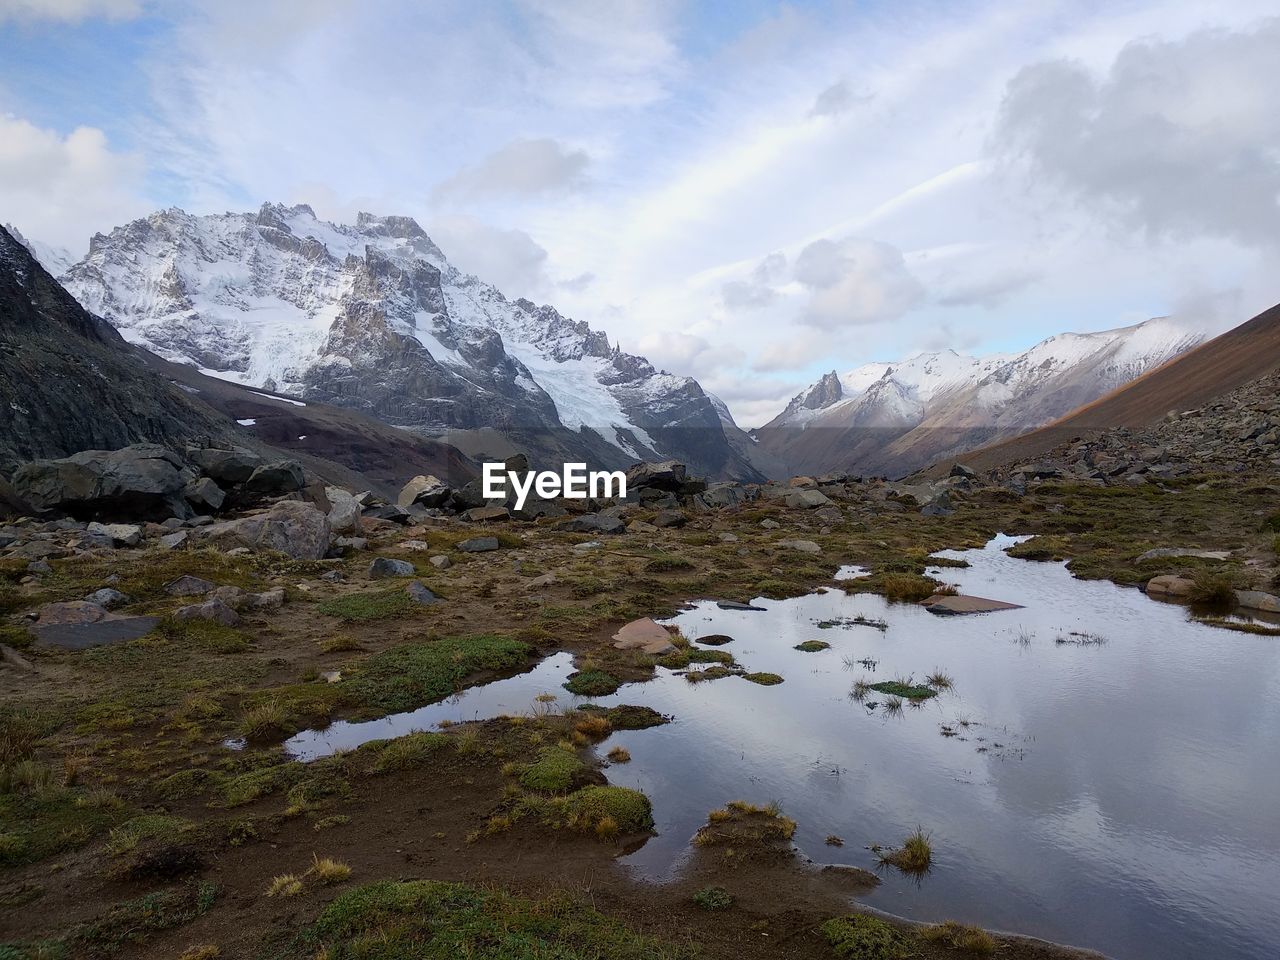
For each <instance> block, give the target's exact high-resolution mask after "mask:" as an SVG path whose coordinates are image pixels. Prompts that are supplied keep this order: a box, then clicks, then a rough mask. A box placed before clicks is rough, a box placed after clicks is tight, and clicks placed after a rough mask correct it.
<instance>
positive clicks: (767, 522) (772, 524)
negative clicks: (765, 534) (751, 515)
mask: <svg viewBox="0 0 1280 960" xmlns="http://www.w3.org/2000/svg"><path fill="white" fill-rule="evenodd" d="M760 526H762V527H764V528H765V529H766V530H777V529H778V528H779V527H780V526H782V524H780V523H779V522H778V521H777V520H774V519H773V518H772V517H765V518H764V519H763V520H761V521H760Z"/></svg>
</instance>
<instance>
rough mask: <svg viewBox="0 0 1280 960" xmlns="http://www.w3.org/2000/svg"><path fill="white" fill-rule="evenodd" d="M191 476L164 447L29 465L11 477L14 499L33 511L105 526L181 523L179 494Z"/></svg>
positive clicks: (185, 512) (136, 447)
mask: <svg viewBox="0 0 1280 960" xmlns="http://www.w3.org/2000/svg"><path fill="white" fill-rule="evenodd" d="M194 476H195V474H194V473H193V472H192V471H191V470H190V469H188V468H187V467H186V465H185V464H184V463H183V461H182V459H181V458H180V457H179V456H178V455H177V454H176V453H174V452H173V451H172V450H170V449H168V448H167V447H162V446H160V445H158V444H154V443H138V444H133V445H132V446H128V447H122V448H121V449H119V450H85V451H82V452H80V453H77V454H73V455H72V456H70V457H66V458H64V459H61V460H34V461H32V462H31V463H25V464H23V465H22V466H21V467H19V468H18V469H17V471H16V472H15V473H14V475H13V487H14V490H15V491H16V492H17V494H18V495H19V496H20V497H21V498H22V499H23V500H25V501H26V502H27V503H30V504H31V505H32V506H33V507H34V508H35V509H37V510H65V511H66V512H67V513H70V514H72V515H73V516H78V517H82V518H85V519H88V518H102V519H107V520H117V519H119V520H125V519H128V520H147V519H158V520H163V519H166V518H168V517H171V516H179V517H186V516H189V515H190V512H191V511H190V509H189V508H188V507H187V505H186V502H185V501H184V500H183V497H182V490H183V488H184V487H185V486H186V485H187V483H188V482H189V481H190V480H191V479H193V478H194Z"/></svg>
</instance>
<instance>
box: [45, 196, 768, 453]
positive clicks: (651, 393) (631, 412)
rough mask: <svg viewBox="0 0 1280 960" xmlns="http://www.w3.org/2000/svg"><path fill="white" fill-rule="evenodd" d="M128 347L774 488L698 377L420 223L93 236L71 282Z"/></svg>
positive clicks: (258, 224)
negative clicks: (439, 241)
mask: <svg viewBox="0 0 1280 960" xmlns="http://www.w3.org/2000/svg"><path fill="white" fill-rule="evenodd" d="M62 280H63V282H64V283H65V284H66V286H67V289H68V290H70V291H71V292H72V293H73V294H74V295H75V297H76V298H77V299H78V300H79V301H80V302H81V303H82V304H83V305H84V306H85V307H86V308H87V309H88V310H89V311H91V312H92V313H95V314H97V315H99V316H102V317H104V318H105V319H106V320H108V321H109V322H110V323H111V324H112V325H114V327H115V328H117V329H118V330H119V331H120V332H121V333H122V334H123V335H124V337H125V338H126V339H128V340H129V341H131V342H133V343H137V344H140V345H142V346H145V347H146V348H147V349H149V350H152V351H154V352H155V353H157V354H159V355H160V356H162V357H164V358H165V359H168V360H172V361H178V362H182V363H190V364H194V365H196V366H197V367H199V368H200V369H201V370H202V371H204V372H206V373H210V374H213V375H215V376H218V377H222V378H226V379H230V380H234V381H237V382H240V383H243V384H247V385H250V386H253V387H258V388H263V389H268V390H272V391H280V392H284V393H289V394H295V395H297V396H300V397H302V398H304V399H308V400H316V401H324V402H328V403H332V404H336V405H341V406H347V407H353V408H356V409H359V410H361V411H363V412H366V413H369V414H371V415H373V416H376V417H377V418H379V419H381V420H383V421H385V422H387V423H390V424H393V425H395V426H400V427H405V428H408V429H410V430H413V431H415V432H417V433H420V434H422V435H426V436H436V437H441V438H443V439H447V440H450V442H456V443H457V444H458V446H459V447H461V448H463V449H464V450H467V451H468V452H472V453H480V452H491V451H488V450H485V449H484V448H483V447H478V446H477V444H478V443H479V444H483V443H485V442H488V441H486V440H484V439H477V437H482V436H483V434H481V433H480V432H481V431H485V430H486V429H491V430H494V431H497V432H498V433H499V434H501V435H502V436H503V437H504V438H505V439H506V440H508V441H510V443H511V444H513V445H514V446H516V447H519V448H524V449H526V450H528V451H529V452H530V453H531V454H532V455H534V457H535V459H544V460H546V461H552V460H560V461H562V460H581V461H585V462H587V463H590V464H592V465H598V466H608V467H615V468H616V467H624V466H626V465H627V464H630V463H633V462H636V461H638V460H661V459H667V458H676V459H679V460H681V461H683V462H686V463H688V464H689V465H690V467H691V468H692V469H695V470H697V471H698V472H700V473H704V474H708V475H711V476H716V477H732V478H739V479H762V476H761V472H760V471H759V470H758V469H757V468H756V466H755V465H754V464H753V462H752V452H753V447H754V444H753V443H752V442H751V441H750V440H749V438H747V437H746V435H745V434H744V433H743V432H742V431H741V430H739V429H738V427H737V426H736V425H735V424H734V423H733V421H732V418H731V417H730V416H729V414H728V411H727V410H726V409H725V408H724V405H723V404H722V403H720V402H719V401H718V400H716V398H714V397H712V396H710V395H709V394H707V393H706V392H705V391H704V390H703V389H702V387H701V386H700V385H699V384H698V383H697V381H696V380H693V379H691V378H689V377H680V376H675V375H672V374H669V373H666V372H663V371H660V370H656V369H655V368H654V367H653V366H652V364H650V363H649V362H648V361H647V360H645V359H644V358H643V357H638V356H634V355H631V354H627V353H625V352H623V351H622V350H621V349H619V348H618V346H617V345H616V344H613V345H611V344H610V343H609V341H608V338H607V337H606V336H605V334H604V333H601V332H599V331H595V330H592V329H591V328H590V327H589V326H588V325H587V324H586V323H583V322H579V321H574V320H571V319H568V318H566V317H564V316H562V315H561V314H560V313H558V312H557V311H556V310H555V308H553V307H551V306H545V305H542V306H539V305H536V304H534V303H532V302H530V301H528V300H523V299H519V300H508V299H507V298H506V297H505V296H503V294H502V293H501V292H499V291H498V290H497V289H495V288H494V287H492V286H490V285H489V284H487V283H484V282H483V281H481V280H479V279H477V278H476V277H474V276H470V275H468V274H465V273H463V272H462V271H461V270H459V269H457V268H456V267H455V266H453V264H451V263H450V262H449V261H448V259H447V258H446V256H445V254H444V253H443V252H442V251H441V250H440V248H439V247H437V246H436V244H435V243H433V242H432V240H431V239H430V237H428V236H427V235H426V233H425V232H424V231H423V230H422V229H421V227H419V226H418V224H417V223H415V222H414V221H413V220H412V219H410V218H408V217H393V216H392V217H378V216H373V215H371V214H365V213H362V214H360V215H359V216H358V217H357V219H356V222H355V224H354V225H338V224H333V223H328V222H325V221H322V220H320V219H318V218H317V217H316V216H315V214H314V213H313V211H312V210H311V208H310V207H308V206H305V205H298V206H292V207H286V206H282V205H279V204H265V205H264V206H263V207H262V208H261V209H260V210H259V211H257V212H256V213H226V214H220V215H212V216H193V215H191V214H187V213H185V212H183V211H181V210H178V209H169V210H164V211H160V212H158V213H155V214H152V215H151V216H149V217H146V218H144V219H140V220H135V221H133V222H132V223H129V224H126V225H124V226H122V227H118V228H116V229H114V230H112V231H111V232H110V233H109V234H106V235H102V234H99V235H97V236H95V237H94V238H93V241H92V243H91V245H90V249H89V253H88V255H87V256H86V257H85V258H84V259H82V260H80V261H79V262H78V263H75V264H74V265H72V266H71V267H70V268H69V269H68V270H67V271H66V272H65V273H64V274H63V276H62Z"/></svg>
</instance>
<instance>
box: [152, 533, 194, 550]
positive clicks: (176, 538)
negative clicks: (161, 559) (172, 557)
mask: <svg viewBox="0 0 1280 960" xmlns="http://www.w3.org/2000/svg"><path fill="white" fill-rule="evenodd" d="M189 539H191V535H190V534H189V533H187V531H185V530H179V531H178V532H177V533H167V534H165V535H164V536H163V537H161V538H160V539H159V540H157V541H156V542H157V543H158V544H160V546H161V547H163V548H164V549H165V550H178V549H181V548H182V547H185V546H186V545H187V541H188V540H189Z"/></svg>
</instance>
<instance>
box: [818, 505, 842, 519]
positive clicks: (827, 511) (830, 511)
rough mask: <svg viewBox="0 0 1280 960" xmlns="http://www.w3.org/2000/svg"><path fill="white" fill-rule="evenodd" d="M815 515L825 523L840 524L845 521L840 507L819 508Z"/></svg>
mask: <svg viewBox="0 0 1280 960" xmlns="http://www.w3.org/2000/svg"><path fill="white" fill-rule="evenodd" d="M813 515H814V516H815V517H817V518H818V519H819V520H821V521H823V522H824V523H839V522H840V521H841V520H843V519H844V514H843V513H841V512H840V508H839V507H819V508H818V509H817V510H815V511H813Z"/></svg>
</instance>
